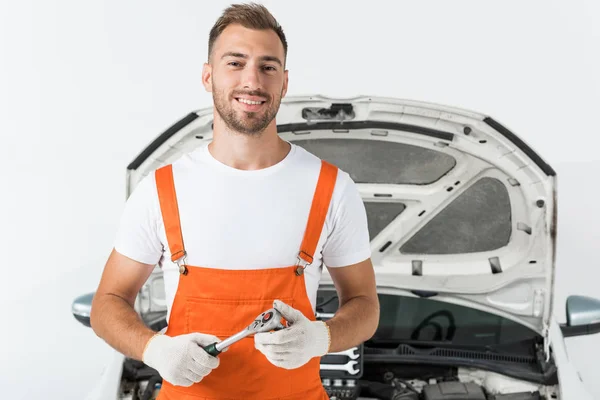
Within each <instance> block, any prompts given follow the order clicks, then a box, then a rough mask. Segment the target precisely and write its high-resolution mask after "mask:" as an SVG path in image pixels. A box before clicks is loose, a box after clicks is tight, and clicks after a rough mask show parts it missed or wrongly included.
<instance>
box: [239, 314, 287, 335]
mask: <svg viewBox="0 0 600 400" xmlns="http://www.w3.org/2000/svg"><path fill="white" fill-rule="evenodd" d="M281 319H282V316H281V314H280V313H279V311H277V310H276V309H274V308H270V309H268V310H267V311H265V312H263V313H261V314H260V315H259V316H257V317H256V318H255V319H254V322H252V323H251V324H250V325H248V328H246V329H247V330H249V331H250V332H251V334H255V333H259V332H270V331H272V330H276V331H277V330H280V329H283V328H285V326H284V325H283V324H282V323H281Z"/></svg>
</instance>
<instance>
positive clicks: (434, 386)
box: [118, 359, 559, 400]
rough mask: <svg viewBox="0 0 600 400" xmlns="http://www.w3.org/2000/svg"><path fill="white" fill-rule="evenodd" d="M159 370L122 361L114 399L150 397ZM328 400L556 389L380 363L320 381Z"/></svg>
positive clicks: (494, 395) (440, 398) (540, 396)
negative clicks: (344, 376)
mask: <svg viewBox="0 0 600 400" xmlns="http://www.w3.org/2000/svg"><path fill="white" fill-rule="evenodd" d="M161 384H162V379H161V378H160V376H159V375H158V373H157V372H156V371H155V370H154V369H152V368H150V367H148V366H147V365H145V364H144V363H142V362H140V361H136V360H131V359H127V360H126V361H125V363H124V364H123V374H122V380H121V387H120V391H119V396H118V399H119V400H153V399H156V398H157V396H158V393H159V392H160V387H161ZM323 386H324V387H325V389H326V391H327V393H328V394H329V396H330V399H331V400H555V399H558V398H559V397H558V390H557V388H556V387H553V386H552V387H545V386H542V385H539V384H533V383H528V382H523V381H519V380H516V379H513V378H508V377H505V376H502V375H499V374H496V373H491V372H487V371H483V370H476V369H466V368H455V367H440V366H421V365H384V366H378V367H374V368H368V369H366V370H365V373H364V374H363V376H362V377H361V378H360V379H357V380H352V379H323Z"/></svg>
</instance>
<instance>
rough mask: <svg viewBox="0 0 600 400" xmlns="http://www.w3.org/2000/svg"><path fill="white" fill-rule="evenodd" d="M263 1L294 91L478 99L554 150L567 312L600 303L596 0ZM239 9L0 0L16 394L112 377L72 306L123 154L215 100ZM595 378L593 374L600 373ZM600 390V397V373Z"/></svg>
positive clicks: (70, 389) (100, 245) (106, 242)
mask: <svg viewBox="0 0 600 400" xmlns="http://www.w3.org/2000/svg"><path fill="white" fill-rule="evenodd" d="M265 3H266V4H267V5H268V6H269V7H270V9H271V10H272V12H273V13H274V14H275V16H276V17H277V18H278V19H279V20H280V22H281V23H282V24H283V26H284V29H285V31H286V34H287V35H288V41H289V45H290V54H289V69H290V94H308V93H320V94H324V95H331V96H353V95H356V94H369V95H377V96H394V97H401V98H408V99H417V100H426V101H433V102H438V103H444V104H449V105H454V106H459V107H465V108H471V109H474V110H476V111H481V112H485V113H489V114H490V115H492V116H493V117H495V118H497V119H498V120H499V121H501V122H502V123H505V124H506V125H507V126H508V127H510V128H511V129H513V130H514V131H515V132H517V133H518V134H519V135H521V136H522V137H523V138H524V139H525V140H526V141H527V142H528V143H529V144H531V145H532V146H533V147H534V148H535V149H536V150H537V151H539V152H540V153H541V154H543V155H544V157H545V158H546V160H547V161H548V162H550V163H551V164H552V165H554V166H555V168H556V169H557V171H558V173H559V177H560V221H559V224H560V226H559V238H560V249H559V271H558V296H557V306H556V308H557V311H558V313H559V316H560V318H561V320H564V311H563V308H564V307H563V304H564V300H565V298H566V296H567V295H568V294H571V293H583V294H588V295H597V296H598V297H600V293H599V291H598V290H597V289H596V285H597V282H598V281H599V280H598V278H600V273H599V272H598V270H599V268H600V262H599V261H598V257H597V254H596V253H594V250H593V247H594V240H593V238H598V237H600V228H599V226H600V211H598V208H597V204H596V203H597V202H596V200H597V198H598V195H599V190H598V187H597V183H596V182H597V173H598V171H600V156H599V155H598V153H597V148H598V146H599V145H600V135H598V133H599V132H598V124H597V118H596V115H597V112H598V108H599V106H600V77H599V73H598V71H600V56H599V52H598V49H599V48H600V24H599V23H598V21H599V18H600V6H599V5H598V3H597V2H595V1H594V0H589V1H582V0H579V1H574V0H569V1H566V0H565V1H562V2H557V1H528V2H523V1H496V2H490V1H487V2H480V1H452V2H446V1H435V2H434V1H418V2H417V1H411V2H409V1H401V2H391V1H389V2H388V1H379V2H376V1H368V2H364V3H362V4H361V5H360V6H358V7H351V6H349V5H348V4H349V3H348V2H347V1H336V2H332V1H330V2H325V1H294V2H291V1H286V2H283V1H268V2H265ZM227 4H229V3H228V2H225V1H211V2H204V1H203V2H200V1H191V0H188V1H184V0H180V1H169V2H166V1H149V0H146V1H139V0H138V1H127V2H122V1H114V0H113V1H101V2H81V1H75V0H71V1H68V0H62V1H53V2H47V1H41V0H40V1H33V0H20V1H18V2H16V1H12V2H9V1H4V2H0V59H1V61H0V113H1V114H0V134H1V141H0V163H1V164H0V171H1V172H0V174H1V175H0V176H1V180H0V182H1V183H2V185H3V189H2V191H1V192H0V193H1V195H0V199H1V200H0V221H1V224H2V225H1V226H2V228H1V229H0V234H1V235H2V236H1V237H0V245H1V246H2V247H1V248H0V250H1V252H2V254H3V256H4V257H3V258H4V260H5V261H4V263H5V265H4V270H5V271H6V272H8V275H6V274H5V277H4V279H2V280H1V281H0V296H1V298H0V301H1V303H0V304H2V310H4V311H5V313H4V320H5V324H6V325H5V326H6V327H5V329H4V330H3V332H2V334H1V336H0V338H1V341H0V382H1V383H2V392H3V396H4V397H7V398H13V399H32V398H43V397H47V398H61V399H81V398H83V396H84V394H85V393H86V391H87V389H88V387H89V386H90V385H91V384H92V383H93V382H94V380H95V379H96V376H97V375H98V374H99V373H100V371H101V368H102V362H103V361H105V360H106V359H107V356H108V349H107V347H106V345H104V343H103V342H101V341H100V340H99V339H97V338H96V337H95V336H94V335H93V333H92V332H91V330H87V329H85V328H83V327H82V326H81V325H79V324H78V323H77V322H75V320H74V319H73V317H72V316H71V314H70V305H71V301H72V299H73V298H74V297H75V296H77V295H79V294H82V293H85V292H89V291H93V290H94V289H95V287H96V284H97V282H98V279H99V277H100V273H101V269H102V267H103V265H104V262H105V260H106V257H107V256H108V253H109V251H110V249H111V246H112V240H113V234H114V232H115V229H116V223H117V221H118V217H119V215H120V212H121V208H122V205H123V201H124V173H125V167H126V165H127V164H128V163H129V162H130V161H131V160H132V159H133V158H134V157H135V156H136V155H137V153H138V152H139V151H140V150H141V149H142V148H143V147H144V146H145V145H146V144H147V143H148V142H149V141H150V140H151V139H152V138H153V137H154V136H155V135H157V134H158V133H160V132H161V131H162V130H163V129H164V128H166V127H167V126H169V125H170V124H171V123H172V122H174V121H175V120H177V119H178V118H180V117H181V116H183V115H185V114H187V113H188V112H189V111H191V110H193V109H197V108H200V107H204V106H207V105H210V104H211V98H210V96H209V95H208V94H207V93H205V92H204V90H203V88H202V86H201V82H200V71H201V67H202V63H203V62H204V60H205V57H206V48H207V44H206V42H207V35H208V31H209V29H210V27H211V25H212V23H213V22H214V20H215V19H216V18H217V16H218V14H219V13H220V11H221V10H222V9H223V8H224V7H225V6H226V5H227ZM367 6H368V7H367ZM592 169H594V170H595V172H592ZM599 341H600V337H590V338H585V339H583V342H585V343H586V344H587V345H588V346H591V345H595V347H596V348H598V343H599ZM570 342H571V341H570ZM569 346H570V347H571V350H572V351H573V359H574V361H575V362H576V363H577V365H578V366H579V367H580V368H583V367H590V368H593V367H594V364H593V360H594V359H598V358H599V357H598V356H600V350H597V349H596V350H593V351H591V350H589V349H586V348H585V347H584V345H582V344H581V343H580V342H578V343H577V344H576V345H575V344H573V343H572V344H570V345H569ZM67 352H68V353H67ZM592 352H593V353H594V356H593V357H592ZM586 356H587V357H586ZM583 376H584V378H586V380H587V381H589V382H590V384H591V385H592V382H594V381H597V380H598V378H600V373H599V372H598V369H597V368H595V371H593V370H588V371H587V372H584V373H583ZM591 388H592V389H593V390H594V391H595V393H596V394H597V395H599V396H600V385H598V384H596V385H595V386H594V385H592V387H591Z"/></svg>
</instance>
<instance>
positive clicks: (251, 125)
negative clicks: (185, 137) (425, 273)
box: [91, 4, 379, 399]
mask: <svg viewBox="0 0 600 400" xmlns="http://www.w3.org/2000/svg"><path fill="white" fill-rule="evenodd" d="M286 57H287V42H286V39H285V35H284V34H283V30H282V29H281V27H280V26H279V25H278V23H277V21H276V20H275V19H274V18H273V16H272V15H271V14H270V13H269V11H268V10H267V9H266V8H264V7H263V6H260V5H255V4H250V5H233V6H231V7H229V8H227V9H226V10H225V11H224V14H223V15H222V16H221V17H220V18H219V20H218V21H217V22H216V24H215V26H214V27H213V28H212V30H211V32H210V36H209V54H208V62H207V63H206V64H205V65H204V68H203V72H202V81H203V84H204V86H205V88H206V90H207V91H208V92H211V93H212V95H213V100H214V128H213V129H214V137H213V140H212V142H211V143H210V144H209V145H208V146H205V147H201V148H199V149H197V150H195V151H193V152H191V153H190V154H186V155H185V156H183V157H181V158H180V159H179V160H177V161H176V162H174V163H173V164H170V165H167V166H164V167H162V168H159V169H158V170H156V171H155V172H154V173H152V174H149V175H148V176H147V177H145V178H144V179H143V180H142V181H141V182H140V183H139V185H138V186H137V187H136V189H135V191H134V192H133V193H132V195H131V196H130V197H129V199H128V201H127V204H126V207H125V211H124V214H123V217H122V221H121V225H120V228H119V232H118V235H117V239H116V244H115V248H114V249H113V251H112V253H111V254H110V256H109V258H108V261H107V263H106V266H105V269H104V272H103V274H102V278H101V281H100V284H99V287H98V290H97V292H96V295H95V297H94V301H93V304H92V314H91V322H92V327H93V329H94V331H95V332H96V334H97V335H98V336H100V337H101V338H103V339H104V340H105V341H106V342H107V343H108V344H109V345H111V346H112V347H113V348H115V349H117V350H118V351H120V352H121V353H123V354H125V355H126V356H128V357H132V358H135V359H138V360H143V361H144V362H145V363H146V364H147V365H149V366H151V367H153V368H155V369H156V370H157V371H158V372H159V373H160V375H161V376H162V378H163V386H162V389H161V392H160V393H161V394H160V398H161V399H200V398H210V399H220V398H223V399H225V398H226V399H231V398H244V399H269V398H278V399H327V398H328V397H327V394H326V393H325V391H324V389H323V387H322V385H321V382H320V378H319V363H320V357H321V356H323V355H325V354H327V353H328V352H336V351H341V350H345V349H348V348H350V347H352V346H355V345H357V344H359V343H361V342H363V341H365V340H367V339H369V338H370V337H371V336H372V335H373V334H374V332H375V329H376V327H377V324H378V321H379V303H378V298H377V294H376V290H375V278H374V272H373V266H372V264H371V261H370V255H371V253H370V246H369V236H368V230H367V220H366V212H365V209H364V204H363V203H362V200H361V198H360V195H359V193H358V190H357V188H356V186H355V184H354V182H353V181H352V180H351V178H350V177H349V175H348V174H347V173H345V172H344V171H341V170H339V169H338V168H337V167H335V166H332V165H330V164H328V163H326V162H323V161H322V160H319V159H318V158H317V157H315V156H314V155H312V154H310V153H308V152H307V151H305V150H303V149H302V148H300V147H297V146H295V145H292V144H291V143H289V142H287V141H284V140H282V139H281V138H280V137H279V136H278V134H277V127H276V122H275V116H276V114H277V111H278V109H279V106H280V102H281V98H282V97H283V96H285V94H286V92H287V87H288V71H287V70H286V69H285V66H286ZM157 263H159V265H160V266H161V267H162V269H163V274H164V279H165V292H166V298H167V301H168V328H167V330H166V332H160V333H156V332H154V331H152V330H150V329H148V328H147V327H146V326H145V325H144V324H143V322H142V321H141V320H140V318H139V317H138V315H137V314H136V312H135V311H134V309H133V304H134V300H135V298H136V295H137V293H138V291H139V289H140V287H141V286H142V285H143V284H144V282H145V281H146V280H147V278H148V276H149V275H150V273H151V272H152V270H153V267H154V266H155V265H156V264H157ZM323 264H325V265H326V266H327V268H328V270H329V273H330V274H331V277H332V279H333V281H334V283H335V286H336V290H337V293H338V297H339V303H340V306H339V309H338V311H337V312H336V314H335V316H334V317H333V318H331V319H330V320H328V321H326V322H323V321H317V320H316V318H315V301H316V292H317V288H318V283H319V279H320V275H321V273H322V265H323ZM271 307H274V308H276V309H277V310H279V311H280V312H281V314H282V316H283V317H284V318H285V319H286V320H288V321H289V322H290V326H289V327H286V328H285V329H282V330H279V331H276V332H270V333H259V334H256V335H255V336H254V337H250V338H246V339H243V340H241V341H240V342H237V343H235V344H234V345H232V346H231V347H230V348H228V349H227V350H226V351H225V352H223V353H221V354H219V355H218V356H217V357H213V356H211V355H209V354H208V353H207V352H206V351H205V350H204V349H203V348H202V347H201V346H205V345H208V344H211V343H214V342H218V341H220V340H222V339H224V338H225V337H228V336H230V335H231V334H233V333H236V332H238V331H240V330H241V329H243V328H244V327H245V326H247V325H248V324H249V323H250V322H251V321H252V320H253V318H255V317H256V316H257V315H258V314H260V313H261V312H262V311H264V310H266V309H269V308H271Z"/></svg>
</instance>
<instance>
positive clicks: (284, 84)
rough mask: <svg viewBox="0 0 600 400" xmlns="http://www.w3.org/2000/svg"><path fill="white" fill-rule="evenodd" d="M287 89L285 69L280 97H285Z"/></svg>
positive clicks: (286, 71) (286, 72)
mask: <svg viewBox="0 0 600 400" xmlns="http://www.w3.org/2000/svg"><path fill="white" fill-rule="evenodd" d="M287 90H288V70H287V69H286V70H285V72H284V73H283V90H282V91H281V97H282V98H283V97H285V95H286V93H287Z"/></svg>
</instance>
